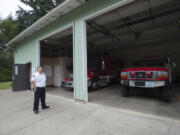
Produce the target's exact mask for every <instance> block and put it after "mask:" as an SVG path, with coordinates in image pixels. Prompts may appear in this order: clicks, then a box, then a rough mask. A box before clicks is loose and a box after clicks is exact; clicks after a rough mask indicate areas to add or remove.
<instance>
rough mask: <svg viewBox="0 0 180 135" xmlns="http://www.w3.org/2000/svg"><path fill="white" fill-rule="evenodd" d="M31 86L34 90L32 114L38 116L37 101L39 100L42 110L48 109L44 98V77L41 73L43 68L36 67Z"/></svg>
mask: <svg viewBox="0 0 180 135" xmlns="http://www.w3.org/2000/svg"><path fill="white" fill-rule="evenodd" d="M31 84H32V86H33V88H34V107H33V111H34V114H38V113H39V112H38V108H39V99H41V106H42V109H48V108H49V106H46V102H45V97H46V91H45V88H46V75H45V73H43V68H42V67H38V68H37V72H36V73H34V74H33V76H32V79H31Z"/></svg>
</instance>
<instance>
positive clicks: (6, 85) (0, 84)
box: [0, 82, 12, 90]
mask: <svg viewBox="0 0 180 135" xmlns="http://www.w3.org/2000/svg"><path fill="white" fill-rule="evenodd" d="M11 84H12V82H0V90H4V89H11V88H12V87H11Z"/></svg>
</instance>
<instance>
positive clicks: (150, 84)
mask: <svg viewBox="0 0 180 135" xmlns="http://www.w3.org/2000/svg"><path fill="white" fill-rule="evenodd" d="M121 84H122V85H126V86H130V87H142V88H156V87H164V86H166V85H167V81H138V80H121Z"/></svg>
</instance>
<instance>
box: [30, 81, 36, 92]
mask: <svg viewBox="0 0 180 135" xmlns="http://www.w3.org/2000/svg"><path fill="white" fill-rule="evenodd" d="M31 85H32V86H33V88H34V92H36V91H37V87H36V85H35V83H34V82H33V81H31Z"/></svg>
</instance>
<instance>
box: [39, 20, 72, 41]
mask: <svg viewBox="0 0 180 135" xmlns="http://www.w3.org/2000/svg"><path fill="white" fill-rule="evenodd" d="M73 27H74V26H73V23H70V24H68V25H66V26H64V27H62V28H60V29H58V30H56V31H54V32H51V33H49V34H47V35H46V36H43V37H42V38H40V39H38V41H41V40H44V39H46V38H48V37H51V36H53V35H56V34H58V33H60V32H62V31H65V30H67V29H70V28H73Z"/></svg>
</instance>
